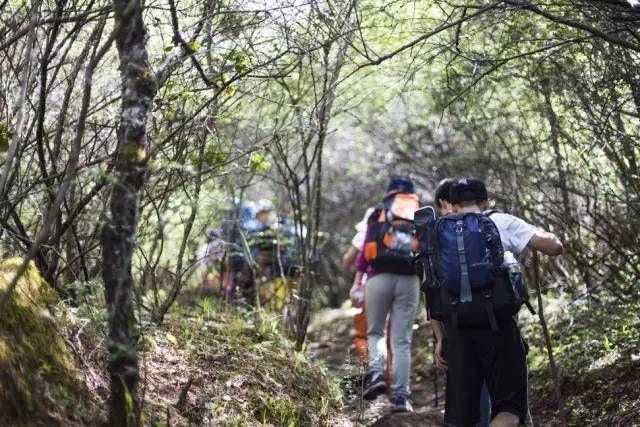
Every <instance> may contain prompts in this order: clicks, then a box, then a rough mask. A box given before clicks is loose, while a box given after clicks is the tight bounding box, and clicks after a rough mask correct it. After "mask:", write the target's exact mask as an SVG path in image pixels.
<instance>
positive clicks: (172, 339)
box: [167, 332, 178, 347]
mask: <svg viewBox="0 0 640 427" xmlns="http://www.w3.org/2000/svg"><path fill="white" fill-rule="evenodd" d="M167 341H169V342H170V343H171V344H173V346H174V347H177V346H178V339H177V338H176V337H175V336H174V335H172V334H170V333H168V332H167Z"/></svg>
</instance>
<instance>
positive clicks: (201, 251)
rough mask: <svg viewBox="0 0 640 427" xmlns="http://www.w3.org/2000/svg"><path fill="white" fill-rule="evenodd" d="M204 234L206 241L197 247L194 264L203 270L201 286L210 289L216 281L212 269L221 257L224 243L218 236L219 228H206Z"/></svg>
mask: <svg viewBox="0 0 640 427" xmlns="http://www.w3.org/2000/svg"><path fill="white" fill-rule="evenodd" d="M205 236H207V243H204V244H202V245H200V246H199V247H198V250H197V253H196V265H197V266H198V268H199V269H200V270H202V271H203V279H202V287H203V288H204V289H211V288H213V287H214V284H215V282H216V277H215V274H214V272H213V269H214V268H215V267H216V266H217V264H218V262H219V261H220V260H221V259H222V255H223V252H224V244H223V242H222V240H221V238H220V230H217V229H215V228H208V229H207V230H206V231H205Z"/></svg>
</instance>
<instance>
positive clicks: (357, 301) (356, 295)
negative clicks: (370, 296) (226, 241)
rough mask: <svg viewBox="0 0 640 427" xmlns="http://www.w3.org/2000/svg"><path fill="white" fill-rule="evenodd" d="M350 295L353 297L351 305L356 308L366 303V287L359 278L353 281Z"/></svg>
mask: <svg viewBox="0 0 640 427" xmlns="http://www.w3.org/2000/svg"><path fill="white" fill-rule="evenodd" d="M349 297H350V298H351V305H352V306H353V307H356V308H360V307H362V306H363V305H364V287H363V286H362V281H361V280H358V281H355V282H353V286H352V287H351V290H350V291H349Z"/></svg>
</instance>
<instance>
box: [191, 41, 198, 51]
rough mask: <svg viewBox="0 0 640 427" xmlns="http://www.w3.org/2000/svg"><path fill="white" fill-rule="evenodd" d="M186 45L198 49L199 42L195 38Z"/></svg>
mask: <svg viewBox="0 0 640 427" xmlns="http://www.w3.org/2000/svg"><path fill="white" fill-rule="evenodd" d="M188 46H189V49H191V50H194V51H195V50H198V49H200V43H198V42H197V41H195V40H194V41H192V42H189V44H188Z"/></svg>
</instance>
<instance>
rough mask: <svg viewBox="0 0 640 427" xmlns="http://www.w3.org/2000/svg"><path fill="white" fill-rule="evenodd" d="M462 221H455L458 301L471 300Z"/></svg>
mask: <svg viewBox="0 0 640 427" xmlns="http://www.w3.org/2000/svg"><path fill="white" fill-rule="evenodd" d="M463 231H464V221H463V220H462V219H459V220H457V221H456V241H457V243H458V257H459V259H460V302H471V300H472V299H473V297H472V295H471V283H470V281H469V268H468V266H467V256H466V254H465V251H464V234H463Z"/></svg>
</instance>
